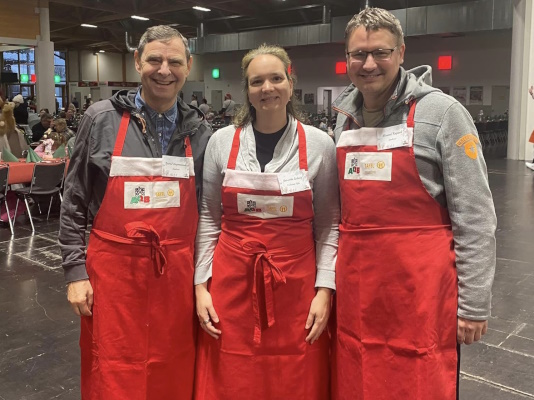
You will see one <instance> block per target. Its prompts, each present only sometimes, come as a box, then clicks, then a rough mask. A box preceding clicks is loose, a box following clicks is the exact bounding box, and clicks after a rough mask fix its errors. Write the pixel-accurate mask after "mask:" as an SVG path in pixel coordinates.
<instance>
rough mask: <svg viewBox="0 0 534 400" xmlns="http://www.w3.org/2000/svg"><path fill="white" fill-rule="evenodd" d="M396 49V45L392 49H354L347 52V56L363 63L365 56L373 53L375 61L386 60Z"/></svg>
mask: <svg viewBox="0 0 534 400" xmlns="http://www.w3.org/2000/svg"><path fill="white" fill-rule="evenodd" d="M396 49H397V46H395V47H393V48H392V49H376V50H373V51H362V50H356V51H349V52H347V56H348V57H349V58H350V59H351V60H352V61H355V62H359V63H364V62H365V61H367V57H368V56H369V54H372V55H373V59H374V60H375V61H387V60H389V59H390V58H391V55H392V54H393V52H394V51H395V50H396Z"/></svg>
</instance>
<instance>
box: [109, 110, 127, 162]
mask: <svg viewBox="0 0 534 400" xmlns="http://www.w3.org/2000/svg"><path fill="white" fill-rule="evenodd" d="M129 124H130V113H129V112H128V111H126V110H124V112H123V113H122V119H121V124H120V126H119V133H118V135H117V140H115V148H114V149H113V155H114V156H115V157H118V156H120V155H121V154H122V148H123V147H124V139H126V132H127V131H128V125H129Z"/></svg>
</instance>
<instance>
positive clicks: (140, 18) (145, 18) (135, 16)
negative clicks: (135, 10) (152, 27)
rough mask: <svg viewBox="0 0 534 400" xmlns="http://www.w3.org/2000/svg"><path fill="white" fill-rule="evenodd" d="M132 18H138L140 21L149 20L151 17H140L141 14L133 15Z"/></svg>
mask: <svg viewBox="0 0 534 400" xmlns="http://www.w3.org/2000/svg"><path fill="white" fill-rule="evenodd" d="M131 18H133V19H138V20H140V21H148V20H149V18H147V17H140V16H139V15H132V16H131Z"/></svg>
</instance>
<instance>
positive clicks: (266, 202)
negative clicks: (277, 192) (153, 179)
mask: <svg viewBox="0 0 534 400" xmlns="http://www.w3.org/2000/svg"><path fill="white" fill-rule="evenodd" d="M293 201H294V198H293V197H292V196H257V195H252V194H243V193H238V194H237V211H238V212H239V214H247V215H253V216H255V217H258V218H261V219H271V218H283V217H292V216H293Z"/></svg>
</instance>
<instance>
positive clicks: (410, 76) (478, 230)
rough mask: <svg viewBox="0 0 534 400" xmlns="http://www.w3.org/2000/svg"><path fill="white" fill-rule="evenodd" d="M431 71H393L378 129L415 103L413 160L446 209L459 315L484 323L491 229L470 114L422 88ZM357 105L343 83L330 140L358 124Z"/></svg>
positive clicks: (357, 97) (492, 253) (358, 99)
mask: <svg viewBox="0 0 534 400" xmlns="http://www.w3.org/2000/svg"><path fill="white" fill-rule="evenodd" d="M431 73H432V69H431V68H430V67H429V66H420V67H417V68H414V69H412V70H410V71H405V70H404V69H403V68H400V70H399V80H398V83H397V86H396V88H395V91H394V93H393V95H392V96H391V97H390V99H389V101H388V102H387V103H386V106H385V107H384V120H383V121H382V122H381V123H380V124H379V125H378V126H379V127H387V126H393V125H397V124H401V123H405V122H406V117H407V111H408V104H409V102H410V100H412V99H415V100H416V101H417V102H416V107H415V115H414V121H415V127H414V145H413V147H414V153H415V163H416V166H417V170H418V172H419V176H420V178H421V181H422V183H423V185H424V186H425V188H426V190H427V191H428V193H429V194H430V195H431V196H432V197H433V198H434V199H436V201H437V202H439V203H440V204H441V205H442V206H444V207H446V208H447V210H448V211H449V217H450V219H451V224H452V232H453V237H454V251H455V254H456V269H457V272H458V316H460V317H463V318H467V319H471V320H486V319H488V318H489V316H490V314H491V313H490V309H491V286H492V284H493V279H494V275H495V263H496V245H495V230H496V227H497V218H496V215H495V208H494V206H493V199H492V196H491V191H490V188H489V184H488V176H487V169H486V163H485V161H484V157H483V155H482V148H481V145H480V141H479V139H478V134H477V131H476V128H475V125H474V124H473V120H472V118H471V116H470V115H469V113H468V112H467V110H466V109H465V108H464V107H463V106H462V105H461V104H460V103H459V102H458V101H457V100H455V99H454V98H452V97H451V96H448V95H446V94H443V93H442V92H441V91H440V90H439V89H435V88H433V87H432V86H430V85H429V83H431ZM362 108H363V97H362V94H361V93H360V92H359V91H358V89H356V88H355V87H354V85H351V86H349V87H348V88H347V89H346V90H345V92H343V93H342V94H341V95H340V97H339V99H337V100H336V101H335V103H334V109H335V110H337V111H338V112H339V114H338V118H337V124H336V130H335V134H336V138H339V136H340V135H341V132H342V131H343V130H346V129H347V128H350V129H358V128H359V127H361V126H364V121H363V115H362ZM472 145H474V146H475V148H476V150H472V148H471V147H472Z"/></svg>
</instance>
